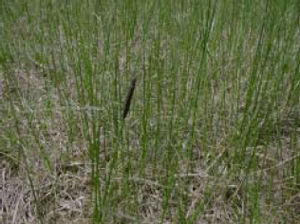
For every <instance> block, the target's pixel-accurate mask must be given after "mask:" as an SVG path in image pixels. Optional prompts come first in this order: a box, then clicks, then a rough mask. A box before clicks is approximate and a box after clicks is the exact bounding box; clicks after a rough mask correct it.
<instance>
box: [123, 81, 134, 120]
mask: <svg viewBox="0 0 300 224" xmlns="http://www.w3.org/2000/svg"><path fill="white" fill-rule="evenodd" d="M135 82H136V78H134V79H132V80H131V84H130V89H129V91H128V93H127V96H126V99H125V102H124V112H123V119H125V118H126V115H127V113H128V111H129V108H130V103H131V99H132V95H133V91H134V88H135Z"/></svg>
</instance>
